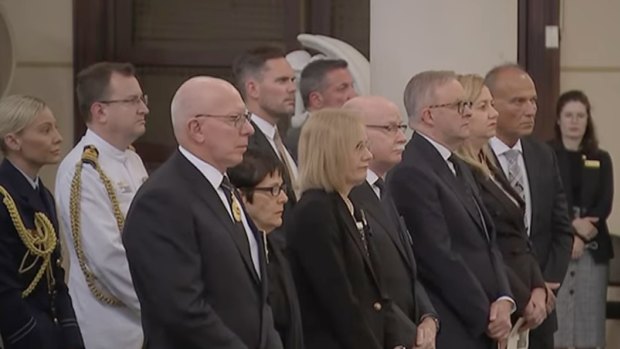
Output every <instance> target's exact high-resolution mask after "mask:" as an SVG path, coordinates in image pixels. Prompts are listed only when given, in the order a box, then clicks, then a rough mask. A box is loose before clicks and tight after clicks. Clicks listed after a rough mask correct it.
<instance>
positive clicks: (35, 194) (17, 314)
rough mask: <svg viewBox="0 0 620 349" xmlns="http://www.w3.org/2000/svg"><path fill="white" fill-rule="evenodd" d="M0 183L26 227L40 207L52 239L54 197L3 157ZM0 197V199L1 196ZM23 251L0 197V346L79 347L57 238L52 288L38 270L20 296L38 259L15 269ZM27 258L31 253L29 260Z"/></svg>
mask: <svg viewBox="0 0 620 349" xmlns="http://www.w3.org/2000/svg"><path fill="white" fill-rule="evenodd" d="M0 186H2V187H4V189H5V190H6V191H7V192H8V193H9V194H10V195H11V197H12V198H13V201H14V202H15V205H16V207H17V211H18V213H19V215H20V218H21V219H22V221H23V223H24V226H25V227H26V229H33V230H34V229H35V220H34V215H35V212H41V213H43V214H45V216H46V217H47V218H48V219H49V220H50V221H51V222H52V225H53V226H54V230H55V232H56V237H57V238H58V219H57V217H56V206H55V204H54V197H53V196H52V194H51V193H50V192H49V190H47V188H45V187H44V186H43V183H42V182H41V181H40V180H39V188H38V190H35V189H33V188H32V186H31V185H30V183H28V180H27V179H26V178H25V177H24V176H23V175H22V174H21V173H20V172H19V170H18V169H17V168H15V166H13V164H11V163H10V162H9V161H8V160H6V159H5V160H4V161H3V162H2V164H1V165H0ZM0 200H4V197H3V196H2V195H0ZM26 251H27V250H26V246H24V243H23V242H22V240H21V238H20V237H19V235H18V233H17V230H16V229H15V225H14V224H13V221H12V220H11V217H10V216H9V212H8V210H7V208H6V206H5V205H4V204H3V203H2V202H1V201H0V335H2V338H3V341H4V346H5V348H6V349H31V348H37V349H57V348H84V343H83V341H82V334H81V333H80V329H79V327H78V323H77V320H76V318H75V312H74V311H73V305H72V303H71V297H70V296H69V292H68V290H67V285H66V284H65V272H64V270H63V269H62V266H61V261H60V240H58V244H57V245H56V249H55V250H54V252H53V253H52V257H51V258H52V259H51V263H52V264H51V267H52V272H53V275H54V280H55V286H54V288H53V289H51V290H50V289H49V288H48V284H47V278H46V276H45V275H44V276H43V278H42V279H41V280H40V281H39V283H38V284H37V286H36V287H35V289H34V290H33V292H32V293H31V294H30V295H29V296H28V297H26V298H22V297H21V292H22V291H23V290H25V289H26V288H27V287H28V286H29V285H30V282H31V281H32V280H33V279H34V277H35V274H36V273H37V272H38V271H39V268H40V267H41V259H40V258H39V259H38V261H36V263H34V266H33V268H31V269H29V270H28V271H26V272H24V273H23V274H22V273H19V269H20V265H21V264H22V263H23V258H24V255H25V254H26ZM33 260H34V257H33V256H32V255H31V256H30V257H29V261H33ZM50 293H51V294H52V295H53V296H52V295H50Z"/></svg>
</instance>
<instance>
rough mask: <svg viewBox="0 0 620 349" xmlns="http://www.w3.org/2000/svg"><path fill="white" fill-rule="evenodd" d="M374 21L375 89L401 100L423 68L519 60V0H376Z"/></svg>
mask: <svg viewBox="0 0 620 349" xmlns="http://www.w3.org/2000/svg"><path fill="white" fill-rule="evenodd" d="M370 24H371V25H370V62H371V63H370V65H371V68H370V69H371V76H372V88H371V90H372V93H374V94H378V95H383V96H386V97H388V98H390V99H392V100H393V101H394V102H396V103H398V104H399V105H402V100H403V90H404V87H405V85H406V83H407V81H409V79H410V78H411V76H413V75H414V74H416V73H418V72H421V71H424V70H428V69H449V70H455V71H457V72H459V73H481V74H484V73H486V71H487V70H488V69H490V68H491V67H493V66H494V65H497V64H500V63H504V62H507V61H515V60H516V59H517V0H470V1H462V0H417V1H411V0H371V1H370Z"/></svg>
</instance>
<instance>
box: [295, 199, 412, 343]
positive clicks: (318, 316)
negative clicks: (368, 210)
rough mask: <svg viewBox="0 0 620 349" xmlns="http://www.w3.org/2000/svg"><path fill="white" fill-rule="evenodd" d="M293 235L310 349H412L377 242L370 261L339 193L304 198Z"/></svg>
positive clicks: (368, 237)
mask: <svg viewBox="0 0 620 349" xmlns="http://www.w3.org/2000/svg"><path fill="white" fill-rule="evenodd" d="M290 228H291V230H290V231H289V232H288V233H289V235H288V238H289V240H288V246H289V252H290V260H291V268H292V270H293V277H294V278H295V283H296V285H297V291H298V293H299V302H300V305H301V314H302V320H303V327H304V340H305V345H306V349H341V348H346V349H380V348H394V347H395V346H397V345H405V346H407V347H409V346H411V344H412V343H413V342H414V338H413V337H407V333H406V332H405V331H403V330H402V329H401V328H400V327H401V325H402V322H401V321H400V320H399V319H401V318H402V317H397V316H396V314H395V313H394V307H393V305H392V301H391V300H390V299H389V298H388V297H387V294H386V293H385V292H384V291H383V289H382V286H381V283H380V282H381V281H380V280H381V279H380V275H379V270H378V268H377V267H376V266H377V261H376V260H375V257H376V252H375V251H374V250H373V241H372V237H370V236H369V235H367V241H368V248H369V253H370V257H368V255H367V254H366V252H365V248H364V243H363V241H362V238H361V234H360V232H359V231H358V230H357V228H356V224H355V222H354V220H353V218H352V217H351V215H350V214H349V211H348V208H347V206H346V204H345V203H344V201H343V200H342V198H341V197H340V195H339V194H338V193H335V192H332V193H327V192H325V191H323V190H319V189H311V190H307V191H306V192H304V194H303V195H302V197H301V199H300V201H299V202H298V203H297V206H295V209H294V210H293V217H292V221H291V224H290Z"/></svg>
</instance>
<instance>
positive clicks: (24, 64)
mask: <svg viewBox="0 0 620 349" xmlns="http://www.w3.org/2000/svg"><path fill="white" fill-rule="evenodd" d="M15 66H16V67H17V68H70V69H73V62H37V61H17V62H15Z"/></svg>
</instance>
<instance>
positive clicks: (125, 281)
mask: <svg viewBox="0 0 620 349" xmlns="http://www.w3.org/2000/svg"><path fill="white" fill-rule="evenodd" d="M87 145H94V146H95V147H96V148H97V150H98V151H99V157H98V161H99V164H100V166H101V168H102V169H103V171H104V173H105V174H106V176H107V177H108V178H109V179H110V181H111V182H112V185H113V188H114V191H115V194H116V198H117V199H118V203H119V206H120V210H121V212H122V214H123V216H125V215H126V214H127V210H128V209H129V205H130V203H131V201H132V199H133V197H134V195H135V194H136V191H137V190H138V188H139V187H140V186H141V185H142V183H143V182H144V181H145V180H146V179H147V172H146V170H145V168H144V164H143V163H142V160H141V159H140V157H139V156H138V154H136V153H135V152H134V151H132V150H129V149H126V150H120V149H117V148H115V147H114V146H112V145H111V144H110V143H108V142H106V141H105V140H104V139H102V138H101V137H99V136H98V135H97V134H95V133H94V132H93V131H91V130H88V131H86V134H85V135H84V137H82V139H81V140H80V142H79V143H78V144H77V145H76V146H75V147H74V148H73V149H72V150H71V151H70V152H69V154H68V155H67V156H66V157H65V158H64V159H63V161H62V163H61V164H60V167H59V168H58V173H57V175H56V200H57V202H58V212H59V220H60V226H61V228H62V229H61V231H62V232H63V234H64V238H65V241H66V242H67V244H66V245H67V251H68V255H69V260H70V266H71V268H70V269H69V282H68V286H69V294H70V295H71V299H72V301H73V308H74V309H75V315H76V316H77V320H78V323H79V325H80V330H81V332H82V336H83V338H84V344H85V346H86V348H89V349H104V348H105V349H107V348H127V349H134V348H135V349H139V348H141V347H142V345H143V334H142V323H141V320H140V303H139V301H138V297H137V296H136V292H135V290H134V287H133V281H132V279H131V274H130V273H129V266H128V263H127V256H126V254H125V248H124V246H123V242H122V239H121V232H120V231H119V229H118V226H117V222H116V218H115V217H114V212H113V210H112V203H111V201H110V198H109V197H108V194H107V192H106V190H105V187H104V185H103V182H102V181H101V179H100V177H99V174H98V173H97V171H95V169H94V168H93V167H92V166H90V165H83V167H82V176H81V182H82V185H81V193H80V195H81V200H80V223H81V230H80V233H81V242H82V249H83V251H84V254H85V256H86V261H87V265H88V267H89V269H90V271H91V272H93V273H94V274H95V276H96V277H97V280H98V287H99V288H101V289H102V290H103V291H105V292H106V293H108V294H110V295H112V296H114V297H116V298H118V299H119V300H120V301H121V302H122V303H123V304H124V305H123V306H120V307H118V306H110V305H107V304H104V303H102V302H101V301H99V300H98V299H96V298H95V297H94V296H93V294H92V293H91V291H90V289H89V288H88V285H87V283H86V280H85V278H84V274H83V272H82V270H81V269H80V267H79V264H78V259H77V255H76V252H75V248H74V244H73V236H72V230H71V215H70V214H71V213H70V207H69V202H70V197H71V182H72V180H73V176H74V173H75V166H76V164H78V163H79V162H80V161H81V158H82V153H83V151H84V147H85V146H87ZM155 258H156V257H155Z"/></svg>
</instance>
